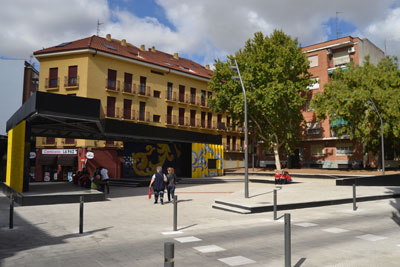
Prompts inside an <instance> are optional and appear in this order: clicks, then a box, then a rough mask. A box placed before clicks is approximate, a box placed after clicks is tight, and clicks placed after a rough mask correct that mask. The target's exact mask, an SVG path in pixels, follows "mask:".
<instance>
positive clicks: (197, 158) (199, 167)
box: [192, 143, 224, 178]
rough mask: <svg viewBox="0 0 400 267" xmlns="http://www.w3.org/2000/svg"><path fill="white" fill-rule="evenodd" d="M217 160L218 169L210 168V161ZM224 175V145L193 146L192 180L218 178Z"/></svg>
mask: <svg viewBox="0 0 400 267" xmlns="http://www.w3.org/2000/svg"><path fill="white" fill-rule="evenodd" d="M210 159H216V161H217V162H216V169H210V168H209V160H210ZM223 173H224V149H223V146H222V145H208V144H199V143H194V144H192V178H201V177H209V176H218V175H222V174H223Z"/></svg>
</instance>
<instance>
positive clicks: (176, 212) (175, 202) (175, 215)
mask: <svg viewBox="0 0 400 267" xmlns="http://www.w3.org/2000/svg"><path fill="white" fill-rule="evenodd" d="M174 231H178V196H177V195H175V196H174Z"/></svg>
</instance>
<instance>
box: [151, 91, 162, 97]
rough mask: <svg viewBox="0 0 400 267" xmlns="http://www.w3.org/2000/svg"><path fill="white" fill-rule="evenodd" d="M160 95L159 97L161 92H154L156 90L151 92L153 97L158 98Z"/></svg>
mask: <svg viewBox="0 0 400 267" xmlns="http://www.w3.org/2000/svg"><path fill="white" fill-rule="evenodd" d="M160 95H161V92H160V91H156V90H154V91H153V96H154V97H156V98H160Z"/></svg>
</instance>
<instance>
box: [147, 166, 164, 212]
mask: <svg viewBox="0 0 400 267" xmlns="http://www.w3.org/2000/svg"><path fill="white" fill-rule="evenodd" d="M166 182H167V177H166V176H165V174H163V172H162V167H161V166H158V167H157V173H155V174H153V177H151V182H150V185H149V187H151V186H153V191H154V204H157V202H158V196H160V202H161V205H163V204H164V189H165V183H166Z"/></svg>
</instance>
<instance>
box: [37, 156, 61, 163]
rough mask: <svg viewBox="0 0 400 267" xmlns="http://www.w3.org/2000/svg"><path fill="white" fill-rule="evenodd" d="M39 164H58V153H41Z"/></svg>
mask: <svg viewBox="0 0 400 267" xmlns="http://www.w3.org/2000/svg"><path fill="white" fill-rule="evenodd" d="M39 165H57V155H41V156H40V158H39Z"/></svg>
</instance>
